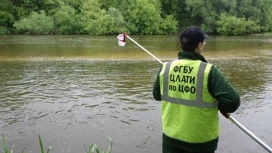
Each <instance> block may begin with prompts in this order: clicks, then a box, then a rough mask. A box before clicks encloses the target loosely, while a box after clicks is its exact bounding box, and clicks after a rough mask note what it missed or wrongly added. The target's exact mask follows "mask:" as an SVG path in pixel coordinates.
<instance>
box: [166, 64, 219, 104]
mask: <svg viewBox="0 0 272 153" xmlns="http://www.w3.org/2000/svg"><path fill="white" fill-rule="evenodd" d="M171 64H172V62H168V63H167V64H166V67H165V72H164V81H163V94H162V100H164V101H167V102H172V103H177V104H183V105H186V106H195V107H199V108H217V102H204V101H203V80H204V72H205V69H206V67H207V63H204V62H201V63H200V66H199V70H198V72H197V85H196V88H197V90H196V100H186V99H182V98H174V97H169V95H168V88H169V82H168V81H169V71H170V66H171Z"/></svg>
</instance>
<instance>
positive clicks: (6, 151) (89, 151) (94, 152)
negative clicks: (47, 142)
mask: <svg viewBox="0 0 272 153" xmlns="http://www.w3.org/2000/svg"><path fill="white" fill-rule="evenodd" d="M108 138H109V139H110V145H109V146H108V148H107V150H105V151H101V150H99V149H98V146H97V145H96V144H91V145H90V146H89V147H88V148H86V146H85V145H84V148H85V151H86V153H111V148H112V139H111V137H108ZM2 141H3V142H2V145H3V146H2V147H1V145H0V151H1V152H3V153H14V152H13V150H12V149H10V148H9V147H8V144H7V142H6V138H5V135H4V134H2ZM39 145H40V152H41V153H51V152H53V148H52V147H51V146H49V147H48V148H47V149H45V148H44V143H43V142H42V138H41V136H40V135H39ZM26 150H27V145H26V146H25V147H24V148H23V149H22V151H21V153H25V152H26ZM30 152H31V151H30Z"/></svg>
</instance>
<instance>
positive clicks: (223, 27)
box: [216, 14, 260, 35]
mask: <svg viewBox="0 0 272 153" xmlns="http://www.w3.org/2000/svg"><path fill="white" fill-rule="evenodd" d="M216 25H217V32H218V33H219V34H221V35H245V34H250V33H254V32H259V31H260V26H259V25H258V23H256V22H254V21H253V20H247V19H246V18H238V17H236V16H230V15H226V14H221V15H220V19H219V20H218V21H217V22H216Z"/></svg>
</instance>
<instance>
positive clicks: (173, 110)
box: [153, 26, 240, 153]
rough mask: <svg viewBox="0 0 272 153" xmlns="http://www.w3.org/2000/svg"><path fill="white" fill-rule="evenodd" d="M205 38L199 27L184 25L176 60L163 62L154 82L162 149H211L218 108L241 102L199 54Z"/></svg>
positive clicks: (167, 152) (179, 152)
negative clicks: (161, 134) (159, 113)
mask: <svg viewBox="0 0 272 153" xmlns="http://www.w3.org/2000/svg"><path fill="white" fill-rule="evenodd" d="M207 38H208V35H206V34H204V33H203V32H202V31H201V29H200V28H199V27H196V26H190V27H187V28H186V29H184V30H183V31H182V32H181V34H180V45H181V49H182V50H181V51H180V52H179V54H178V60H175V61H171V62H166V63H164V64H163V65H162V68H161V70H160V72H159V74H158V76H157V78H156V81H155V83H154V87H153V96H154V98H155V99H156V100H158V101H161V107H162V128H163V138H162V150H163V153H214V152H215V150H216V149H217V143H218V138H219V118H218V110H220V111H222V112H225V113H232V112H234V111H236V110H237V109H238V107H239V105H240V96H239V93H238V92H237V91H236V90H235V89H234V88H233V87H232V86H231V85H230V84H229V82H228V81H227V80H226V79H225V77H224V76H223V74H222V73H221V72H220V71H219V69H218V68H217V67H216V66H214V65H212V64H210V63H208V62H207V61H206V60H205V58H204V57H203V56H202V55H201V53H202V52H203V49H204V45H205V43H206V42H205V40H206V39H207Z"/></svg>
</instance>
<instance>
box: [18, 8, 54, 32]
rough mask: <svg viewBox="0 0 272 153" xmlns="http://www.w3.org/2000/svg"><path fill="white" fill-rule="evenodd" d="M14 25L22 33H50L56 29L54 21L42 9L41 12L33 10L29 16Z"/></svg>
mask: <svg viewBox="0 0 272 153" xmlns="http://www.w3.org/2000/svg"><path fill="white" fill-rule="evenodd" d="M14 27H15V29H16V30H17V31H18V32H20V33H29V34H49V33H51V32H52V31H53V29H54V21H53V18H52V17H50V16H47V15H46V13H45V11H43V10H42V11H40V13H37V12H32V13H31V14H30V15H29V16H28V17H25V18H22V19H21V20H19V21H16V22H15V23H14Z"/></svg>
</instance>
